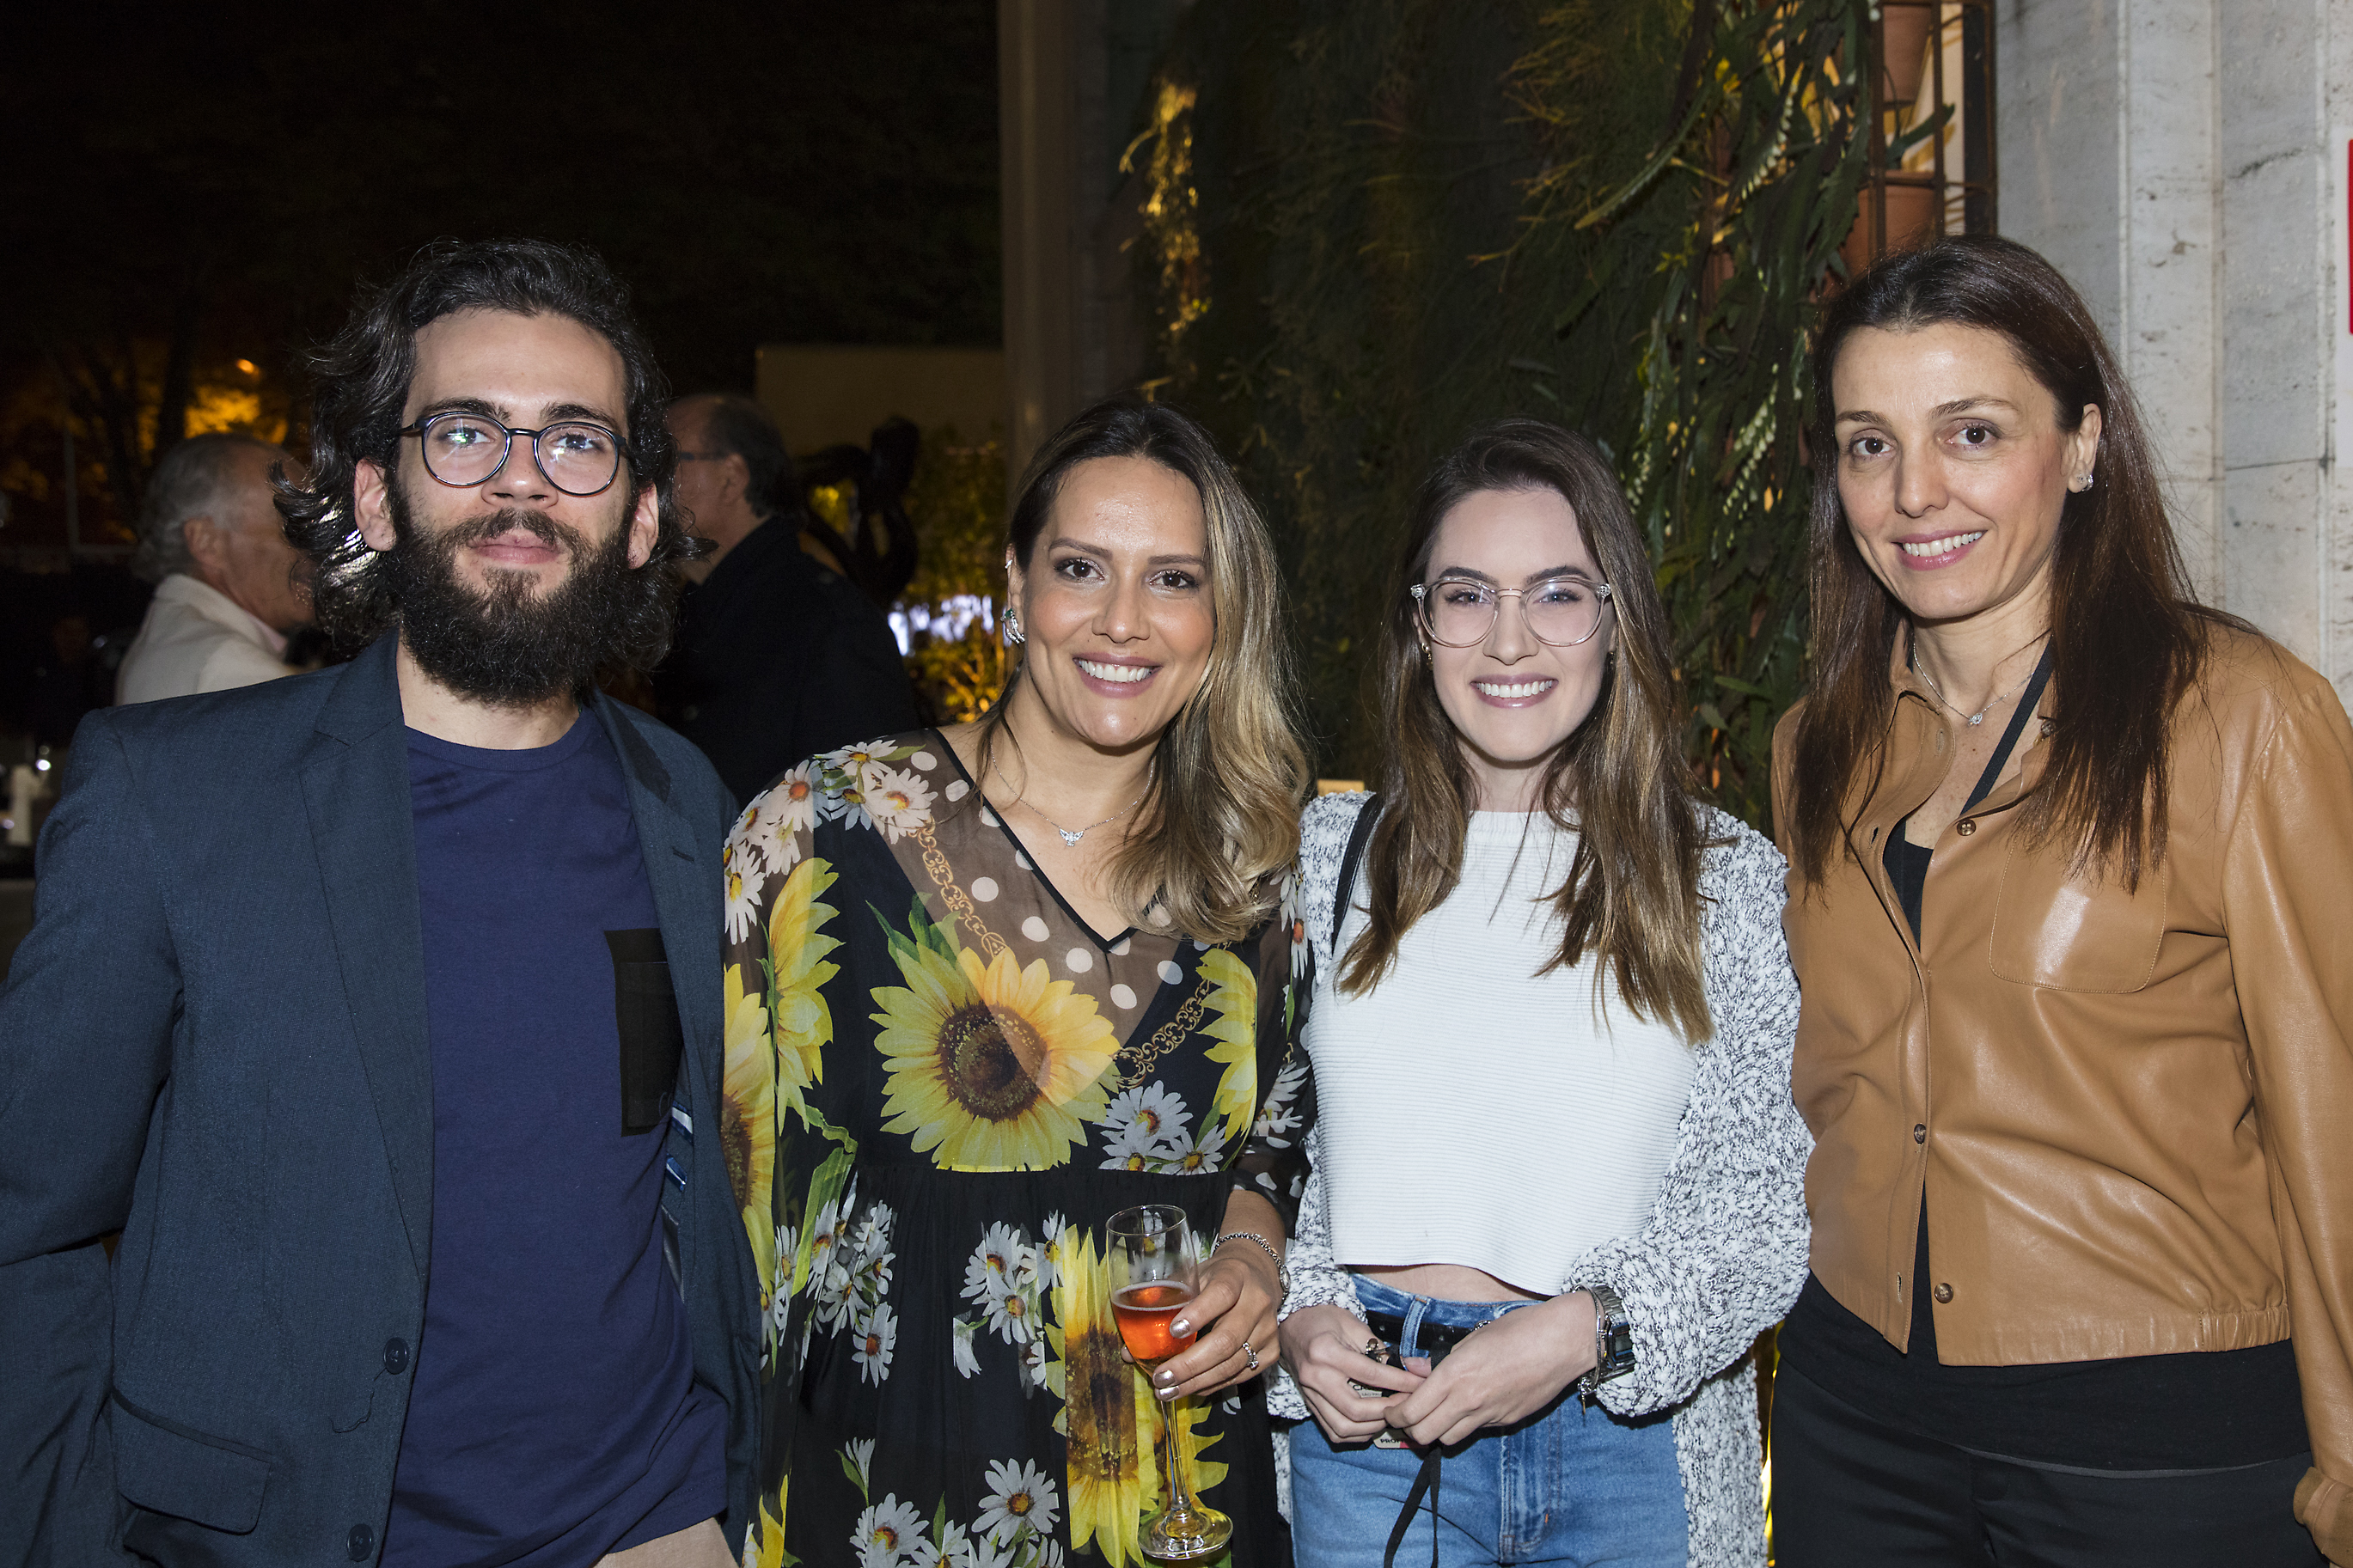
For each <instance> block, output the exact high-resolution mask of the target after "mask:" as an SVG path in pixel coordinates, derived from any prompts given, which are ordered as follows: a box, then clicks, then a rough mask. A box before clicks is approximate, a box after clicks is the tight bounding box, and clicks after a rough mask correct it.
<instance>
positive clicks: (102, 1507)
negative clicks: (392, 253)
mask: <svg viewBox="0 0 2353 1568" xmlns="http://www.w3.org/2000/svg"><path fill="white" fill-rule="evenodd" d="M318 371H319V384H318V387H317V395H316V400H315V405H314V407H315V416H314V419H313V424H312V439H313V455H312V464H311V476H310V479H309V481H308V483H307V484H303V485H295V484H291V483H289V484H286V485H283V486H281V488H280V495H279V505H280V510H282V511H283V512H284V513H285V515H286V518H287V520H288V531H289V534H290V537H291V538H293V539H294V540H295V541H296V542H298V543H301V544H302V545H304V546H305V548H306V549H307V551H308V552H309V553H310V555H311V557H312V560H313V561H314V563H316V567H317V579H316V584H315V586H314V588H313V595H314V598H315V601H316V604H317V609H318V615H319V619H320V623H321V625H322V627H323V629H325V630H326V631H327V632H328V634H329V635H330V636H332V637H334V638H335V639H337V640H338V641H339V642H340V643H342V644H343V645H345V646H346V647H349V646H353V645H359V646H360V647H361V649H362V651H360V652H359V654H358V656H357V657H356V658H354V659H353V661H352V662H351V663H349V664H347V665H344V666H342V667H340V668H332V669H328V670H325V671H322V672H320V673H318V674H315V675H311V676H302V677H296V678H294V679H288V680H281V681H275V682H271V683H270V684H269V685H267V686H260V687H254V688H249V689H244V690H239V691H233V692H226V693H221V694H218V695H214V696H207V697H199V698H193V699H190V700H187V701H185V702H181V703H174V704H164V705H160V706H142V707H134V708H125V709H117V710H111V711H109V712H107V713H103V714H100V715H98V716H96V717H94V718H93V719H91V720H90V721H88V722H87V723H85V725H84V726H83V728H82V731H81V733H80V738H79V742H78V743H77V745H76V746H75V748H74V754H73V762H72V767H71V770H70V772H69V775H68V778H67V783H66V789H65V793H64V795H63V798H62V799H61V800H60V801H59V803H58V806H57V808H56V810H55V811H54V813H53V814H52V815H51V816H50V818H49V821H48V824H47V829H46V831H45V833H44V835H43V838H42V843H41V879H40V887H39V894H38V900H39V901H38V903H37V908H36V911H35V921H34V926H33V930H32V932H31V934H30V935H29V936H28V937H27V938H26V941H25V942H24V945H23V946H22V947H21V948H20V949H19V950H18V951H17V953H16V961H15V963H14V966H13V968H12V970H11V973H10V976H9V981H8V984H7V986H6V988H5V991H0V1085H5V1089H0V1343H5V1344H6V1345H8V1346H9V1347H11V1349H10V1359H11V1365H10V1370H9V1374H8V1375H7V1376H6V1377H5V1378H0V1562H9V1563H15V1562H20V1561H32V1562H37V1563H51V1562H55V1563H73V1564H80V1563H94V1562H99V1561H113V1560H118V1559H117V1558H116V1556H115V1554H116V1553H117V1552H121V1553H122V1554H123V1555H125V1556H129V1557H132V1558H136V1559H138V1560H142V1561H148V1562H154V1563H163V1564H166V1565H171V1564H180V1563H187V1564H195V1563H204V1564H257V1565H259V1564H264V1563H268V1564H279V1563H298V1562H301V1563H322V1562H352V1563H375V1562H379V1561H380V1562H383V1563H395V1564H402V1565H414V1568H425V1565H427V1564H430V1565H432V1568H462V1565H469V1564H485V1565H487V1564H491V1563H499V1564H529V1565H532V1568H593V1565H595V1564H598V1563H606V1564H611V1565H615V1568H620V1565H628V1568H671V1565H686V1564H691V1565H693V1568H722V1565H723V1564H725V1563H729V1562H731V1561H732V1560H733V1554H734V1552H735V1551H736V1549H737V1544H736V1543H739V1542H741V1539H742V1535H743V1531H744V1500H745V1499H746V1497H747V1496H748V1480H749V1476H750V1468H751V1460H752V1457H753V1448H754V1413H755V1408H756V1406H755V1403H754V1388H753V1383H752V1380H753V1378H754V1375H755V1373H756V1368H757V1365H758V1362H759V1356H760V1315H761V1314H760V1292H761V1282H760V1281H759V1280H758V1279H756V1278H755V1274H754V1265H753V1261H752V1252H751V1248H750V1245H749V1242H748V1238H747V1237H746V1234H745V1232H744V1224H743V1221H742V1220H741V1218H740V1217H739V1215H741V1213H742V1212H743V1205H744V1204H745V1203H746V1202H749V1201H752V1200H753V1199H754V1198H756V1200H757V1202H758V1205H759V1206H760V1212H761V1213H762V1214H764V1215H765V1212H766V1205H767V1195H766V1194H748V1193H746V1194H738V1193H736V1192H735V1191H733V1186H732V1184H731V1181H730V1172H729V1160H728V1149H729V1141H728V1132H729V1130H731V1129H733V1128H735V1127H737V1126H739V1125H740V1124H741V1123H742V1121H744V1118H745V1117H747V1116H752V1115H757V1116H766V1115H769V1114H771V1112H770V1110H769V1108H768V1106H767V1103H766V1101H765V1099H761V1098H760V1094H761V1088H762V1080H761V1077H760V1074H759V1072H758V1071H757V1063H756V1061H755V1060H751V1059H747V1061H746V1062H745V1063H744V1064H741V1070H738V1071H734V1072H731V1071H730V1070H729V1068H728V1066H727V1064H726V1063H725V1061H724V1060H723V1047H722V1044H721V1038H722V1023H721V1016H720V1014H721V1005H722V1002H721V996H720V994H719V984H718V975H719V967H720V964H719V950H718V941H719V931H720V924H721V917H722V897H721V891H720V882H719V864H720V862H719V857H720V852H721V847H722V840H723V837H724V835H725V833H726V830H727V827H728V825H729V820H730V818H731V816H733V804H732V802H731V800H730V799H729V797H728V795H727V793H726V791H725V788H724V786H723V785H722V784H721V783H720V781H719V780H718V778H717V777H716V776H715V775H714V774H713V773H712V771H711V769H710V767H709V765H708V764H707V763H704V761H703V760H702V757H701V756H700V755H699V754H697V753H696V752H695V751H694V750H693V749H692V748H691V746H688V745H687V744H686V743H685V742H681V740H680V739H679V738H678V737H677V736H675V735H673V734H671V733H670V731H667V730H665V729H663V728H662V727H661V726H659V724H656V723H655V722H653V721H651V720H649V719H647V718H645V717H644V716H642V715H639V714H638V713H636V712H634V711H633V710H628V709H627V708H624V707H621V706H618V705H617V704H615V703H613V702H612V701H610V700H607V698H605V697H604V696H603V695H601V694H600V693H599V691H598V690H597V688H596V679H597V678H598V676H599V675H600V674H602V673H609V672H613V671H617V670H621V669H631V668H634V669H638V670H643V669H647V668H650V667H651V666H652V665H653V664H654V663H656V662H657V661H658V660H659V658H660V657H661V654H662V651H663V648H664V647H665V646H666V643H667V640H668V635H669V625H670V607H671V605H672V602H673V600H674V596H675V594H676V590H677V576H678V570H679V563H681V561H682V560H683V559H684V558H685V557H686V556H687V555H688V554H689V553H691V549H692V546H691V541H690V539H689V537H688V535H687V533H686V531H685V529H684V527H683V525H682V521H681V518H680V516H679V514H678V511H677V509H676V506H675V504H674V502H673V500H672V499H671V496H670V461H671V454H670V438H669V434H668V431H667V428H666V426H665V425H664V422H663V418H662V385H661V378H660V372H659V369H658V368H656V366H655V364H654V363H653V360H652V356H651V354H650V353H649V351H648V349H647V347H646V345H645V343H644V341H643V339H642V338H641V337H640V335H639V334H638V330H637V328H636V326H635V324H634V322H633V321H631V319H630V316H629V314H628V306H627V300H626V295H625V292H624V290H623V289H622V288H621V286H620V285H619V284H618V283H617V281H616V280H615V279H613V277H612V276H611V274H610V273H609V272H607V270H606V268H605V267H604V265H603V263H601V262H600V261H598V260H597V259H596V258H595V257H594V256H593V255H590V254H588V253H586V252H585V251H580V250H576V249H571V248H567V247H558V246H554V245H546V244H541V243H536V242H530V241H516V242H501V243H496V244H479V245H469V244H459V243H456V242H443V243H440V244H438V245H436V246H434V247H430V248H428V249H427V251H425V252H424V253H423V254H421V255H420V256H419V257H418V258H417V260H416V261H415V262H414V263H413V264H412V265H411V266H410V268H408V270H407V271H406V274H405V275H403V276H402V277H401V278H399V279H396V281H394V282H393V283H392V284H391V285H390V286H389V287H388V288H386V289H383V290H381V291H379V292H377V293H375V294H373V295H372V296H370V297H369V298H367V299H365V300H363V301H362V303H361V306H360V308H359V310H357V311H356V312H355V313H354V315H353V319H352V321H351V322H350V324H349V325H347V326H346V327H345V329H344V330H343V333H342V334H341V335H340V336H339V337H338V338H337V339H336V340H335V341H334V342H332V343H331V344H329V345H328V347H327V348H326V349H325V350H324V351H323V352H322V354H321V356H320V360H319V363H318ZM731 1093H733V1095H734V1096H735V1097H736V1098H735V1099H731V1098H730V1096H731ZM737 1099H740V1100H742V1101H743V1103H741V1104H738V1103H737ZM739 1174H740V1173H739ZM116 1230H120V1231H121V1233H122V1234H121V1244H120V1250H119V1252H118V1253H117V1254H116V1256H115V1257H114V1258H113V1261H112V1265H111V1268H110V1266H109V1262H108V1258H107V1257H106V1254H105V1253H104V1251H102V1250H101V1248H100V1240H99V1238H100V1237H103V1236H105V1235H107V1234H108V1233H109V1232H112V1231H116Z"/></svg>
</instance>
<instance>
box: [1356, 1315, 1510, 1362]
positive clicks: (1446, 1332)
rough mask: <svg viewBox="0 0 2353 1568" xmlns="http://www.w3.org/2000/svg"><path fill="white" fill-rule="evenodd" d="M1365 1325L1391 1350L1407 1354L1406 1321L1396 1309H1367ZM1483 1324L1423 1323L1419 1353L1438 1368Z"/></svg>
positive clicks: (1418, 1336) (1417, 1335)
mask: <svg viewBox="0 0 2353 1568" xmlns="http://www.w3.org/2000/svg"><path fill="white" fill-rule="evenodd" d="M1365 1326H1366V1328H1368V1329H1370V1330H1372V1331H1373V1332H1374V1333H1376V1334H1378V1335H1379V1336H1380V1338H1381V1342H1382V1343H1384V1344H1386V1345H1388V1347H1389V1348H1390V1349H1391V1350H1393V1351H1396V1352H1398V1354H1399V1355H1403V1354H1404V1353H1405V1320H1404V1319H1403V1318H1400V1317H1398V1315H1397V1314H1396V1313H1395V1312H1366V1314H1365ZM1481 1327H1482V1325H1481V1324H1478V1323H1461V1324H1455V1323H1431V1322H1424V1323H1423V1324H1422V1325H1421V1331H1420V1332H1419V1333H1418V1334H1416V1335H1415V1336H1414V1339H1415V1341H1416V1349H1417V1352H1418V1353H1419V1354H1421V1355H1425V1356H1428V1357H1429V1358H1430V1365H1431V1366H1433V1367H1434V1366H1436V1365H1437V1364H1438V1363H1440V1362H1441V1361H1444V1360H1445V1359H1446V1352H1448V1351H1451V1350H1452V1349H1453V1348H1454V1347H1455V1346H1456V1345H1459V1344H1461V1342H1463V1341H1464V1340H1467V1339H1469V1338H1470V1337H1471V1336H1472V1334H1473V1333H1475V1332H1477V1331H1479V1329H1480V1328H1481Z"/></svg>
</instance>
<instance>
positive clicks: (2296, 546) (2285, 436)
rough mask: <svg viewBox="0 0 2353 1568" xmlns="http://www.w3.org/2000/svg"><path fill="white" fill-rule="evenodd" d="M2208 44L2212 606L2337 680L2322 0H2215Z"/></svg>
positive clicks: (2329, 184) (2340, 598)
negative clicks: (2211, 78)
mask: <svg viewBox="0 0 2353 1568" xmlns="http://www.w3.org/2000/svg"><path fill="white" fill-rule="evenodd" d="M2218 9H2224V10H2226V11H2227V15H2228V18H2229V19H2228V22H2227V25H2226V26H2224V27H2223V29H2222V33H2221V38H2222V47H2221V49H2220V51H2219V54H2220V60H2219V64H2220V67H2221V69H2220V73H2219V76H2220V86H2221V146H2220V149H2219V151H2220V170H2219V172H2220V174H2221V179H2220V186H2221V212H2222V236H2223V256H2224V263H2223V271H2222V289H2221V301H2222V312H2221V314H2222V321H2221V328H2222V343H2223V353H2222V399H2221V402H2222V502H2223V528H2222V531H2221V540H2222V544H2221V557H2222V590H2223V591H2222V605H2223V607H2224V608H2226V609H2230V610H2232V611H2235V612H2236V613H2238V614H2240V615H2242V616H2246V617H2247V618H2248V619H2249V620H2252V621H2253V622H2254V623H2255V624H2256V625H2257V626H2261V627H2263V629H2264V630H2265V631H2267V632H2269V633H2270V634H2271V635H2272V636H2274V637H2277V638H2279V639H2280V640H2281V641H2282V642H2284V643H2285V644H2287V646H2288V647H2291V648H2293V649H2295V652H2296V654H2297V655H2298V656H2299V657H2301V658H2305V659H2306V660H2309V661H2310V662H2312V663H2313V664H2315V665H2316V666H2317V667H2319V668H2321V669H2322V670H2323V671H2324V672H2326V673H2327V674H2328V675H2330V676H2331V677H2334V678H2336V679H2337V680H2338V682H2339V688H2340V689H2347V678H2348V676H2353V668H2343V666H2346V665H2348V664H2353V660H2348V659H2347V658H2346V657H2345V656H2346V655H2348V654H2353V645H2347V644H2345V643H2344V642H2343V640H2342V639H2341V638H2338V637H2334V636H2332V632H2333V629H2334V627H2335V626H2336V624H2337V623H2338V622H2339V621H2342V620H2343V619H2345V618H2346V616H2347V610H2348V606H2347V605H2346V602H2345V601H2346V586H2347V583H2346V579H2345V578H2344V576H2343V574H2342V573H2341V572H2340V571H2339V570H2338V565H2339V563H2340V562H2341V561H2342V559H2343V552H2341V551H2339V550H2338V549H2337V542H2336V539H2335V529H2334V527H2333V526H2332V513H2333V511H2334V510H2335V509H2334V507H2333V506H2332V498H2331V495H2330V490H2331V485H2330V482H2329V480H2330V468H2331V461H2330V458H2331V454H2330V437H2331V435H2332V426H2333V425H2334V423H2335V419H2334V414H2335V407H2334V405H2335V401H2336V385H2335V380H2336V376H2335V368H2336V367H2335V354H2334V353H2333V350H2334V348H2335V342H2334V333H2333V332H2332V331H2331V330H2330V329H2331V328H2332V327H2333V326H2335V325H2336V320H2337V312H2336V311H2335V310H2332V309H2331V308H2330V307H2331V306H2332V305H2333V304H2334V303H2335V300H2336V295H2337V281H2336V279H2337V277H2338V276H2339V269H2338V268H2337V266H2336V265H2335V262H2336V259H2337V258H2336V256H2335V255H2334V246H2333V244H2332V241H2333V240H2334V238H2335V236H2336V233H2337V225H2336V223H2334V222H2333V221H2332V217H2333V214H2332V212H2331V208H2332V207H2333V206H2334V205H2337V203H2338V202H2341V200H2342V198H2341V197H2337V198H2336V200H2334V201H2333V200H2332V192H2334V191H2336V190H2337V189H2338V186H2337V182H2336V181H2335V180H2333V179H2332V178H2331V177H2330V175H2331V170H2330V168H2329V167H2328V164H2327V159H2326V150H2327V145H2328V142H2329V136H2328V127H2327V89H2326V83H2327V65H2328V52H2327V45H2328V33H2329V26H2328V5H2327V0H2227V5H2226V6H2224V7H2218Z"/></svg>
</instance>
